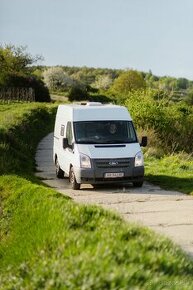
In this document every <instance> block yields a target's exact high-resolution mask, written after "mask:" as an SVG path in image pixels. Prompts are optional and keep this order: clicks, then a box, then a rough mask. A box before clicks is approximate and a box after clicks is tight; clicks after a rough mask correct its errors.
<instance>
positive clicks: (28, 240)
mask: <svg viewBox="0 0 193 290" xmlns="http://www.w3.org/2000/svg"><path fill="white" fill-rule="evenodd" d="M11 106H12V105H11ZM15 106H16V105H13V106H12V108H11V107H7V108H5V107H4V108H3V107H1V112H4V113H2V114H1V116H4V117H2V120H3V121H2V127H1V132H0V134H1V136H3V139H2V140H3V142H2V143H3V146H2V148H1V150H2V153H3V156H4V158H3V159H2V160H3V162H4V163H3V164H4V166H2V167H1V170H2V171H3V170H4V173H6V174H4V175H3V176H1V177H0V202H1V205H0V289H192V288H193V282H192V272H193V262H192V261H191V260H190V259H189V258H188V257H186V255H185V254H183V253H182V252H181V251H180V250H179V248H178V247H176V246H174V245H173V244H172V243H171V242H170V241H169V240H167V239H164V238H162V237H160V236H158V235H155V234H154V233H153V232H151V231H150V230H148V229H146V228H140V227H137V226H135V225H132V224H127V223H125V222H124V221H122V219H121V218H119V217H118V216H116V215H114V214H112V213H109V212H107V211H105V210H103V209H101V208H99V207H95V206H81V205H77V204H75V203H74V202H72V201H71V200H70V199H68V198H65V197H63V196H62V195H60V194H58V193H57V192H55V191H54V190H52V189H49V188H46V187H44V186H42V185H40V184H38V183H36V179H35V178H34V177H32V176H33V168H34V163H33V161H31V160H30V158H31V159H32V155H33V154H34V150H35V147H36V144H37V142H38V140H39V139H40V138H41V137H42V136H43V134H46V133H47V132H48V131H49V130H50V129H51V125H53V122H52V120H53V116H54V108H53V107H52V106H48V107H46V106H45V105H42V106H39V105H36V104H34V105H20V106H21V107H20V108H19V107H18V108H16V107H15ZM17 106H18V105H17ZM8 112H9V113H10V116H13V118H12V119H11V118H7V117H6V116H8V115H7V113H8ZM12 112H13V114H12ZM35 120H36V121H35ZM29 130H30V138H29V137H27V136H26V135H27V134H28V132H29ZM20 141H21V143H20ZM9 155H10V156H11V157H10V156H9ZM12 158H14V159H13V160H12ZM6 160H8V162H5V161H6Z"/></svg>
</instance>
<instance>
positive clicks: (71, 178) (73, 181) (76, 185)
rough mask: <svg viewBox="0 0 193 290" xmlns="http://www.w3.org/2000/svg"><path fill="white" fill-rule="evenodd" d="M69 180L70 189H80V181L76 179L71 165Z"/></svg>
mask: <svg viewBox="0 0 193 290" xmlns="http://www.w3.org/2000/svg"><path fill="white" fill-rule="evenodd" d="M69 181H70V184H71V187H72V189H74V190H78V189H80V183H78V182H77V181H76V177H75V174H74V169H73V167H71V168H70V173H69Z"/></svg>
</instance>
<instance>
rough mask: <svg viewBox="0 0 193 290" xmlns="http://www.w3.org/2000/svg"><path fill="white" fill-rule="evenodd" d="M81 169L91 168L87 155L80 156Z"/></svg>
mask: <svg viewBox="0 0 193 290" xmlns="http://www.w3.org/2000/svg"><path fill="white" fill-rule="evenodd" d="M80 167H81V168H91V162H90V158H89V157H88V156H87V155H84V154H81V155H80Z"/></svg>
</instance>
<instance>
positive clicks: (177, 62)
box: [0, 0, 193, 80]
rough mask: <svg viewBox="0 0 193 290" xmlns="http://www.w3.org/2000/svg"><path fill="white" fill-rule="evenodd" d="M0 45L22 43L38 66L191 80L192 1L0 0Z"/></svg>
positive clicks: (192, 41)
mask: <svg viewBox="0 0 193 290" xmlns="http://www.w3.org/2000/svg"><path fill="white" fill-rule="evenodd" d="M0 44H1V45H3V44H14V45H16V46H20V45H24V46H27V51H28V52H30V53H31V54H32V55H37V54H38V55H42V56H43V57H44V61H43V62H42V63H41V64H43V65H67V66H87V67H102V68H116V69H136V70H139V71H144V72H148V71H149V70H151V71H152V73H153V74H155V75H157V76H164V75H166V76H173V77H185V78H188V79H190V80H193V1H192V0H0Z"/></svg>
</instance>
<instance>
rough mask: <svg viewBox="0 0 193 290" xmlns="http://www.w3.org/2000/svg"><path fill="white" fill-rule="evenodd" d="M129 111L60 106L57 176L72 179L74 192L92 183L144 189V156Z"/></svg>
mask: <svg viewBox="0 0 193 290" xmlns="http://www.w3.org/2000/svg"><path fill="white" fill-rule="evenodd" d="M146 145H147V137H142V142H141V144H139V142H138V139H137V135H136V132H135V129H134V126H133V122H132V119H131V116H130V114H129V112H128V111H127V109H126V108H125V107H122V106H116V105H111V104H107V105H103V104H101V103H95V102H93V103H92V102H91V103H85V104H70V105H59V107H58V111H57V114H56V121H55V129H54V148H53V159H54V163H55V165H56V176H57V177H58V178H64V174H65V175H66V176H68V177H69V181H70V183H71V186H72V188H73V189H79V188H80V185H81V184H84V183H90V184H92V185H95V184H104V183H118V182H120V183H128V182H132V183H133V185H134V186H135V187H141V186H142V184H143V179H144V162H143V153H142V151H141V148H140V146H146Z"/></svg>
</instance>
